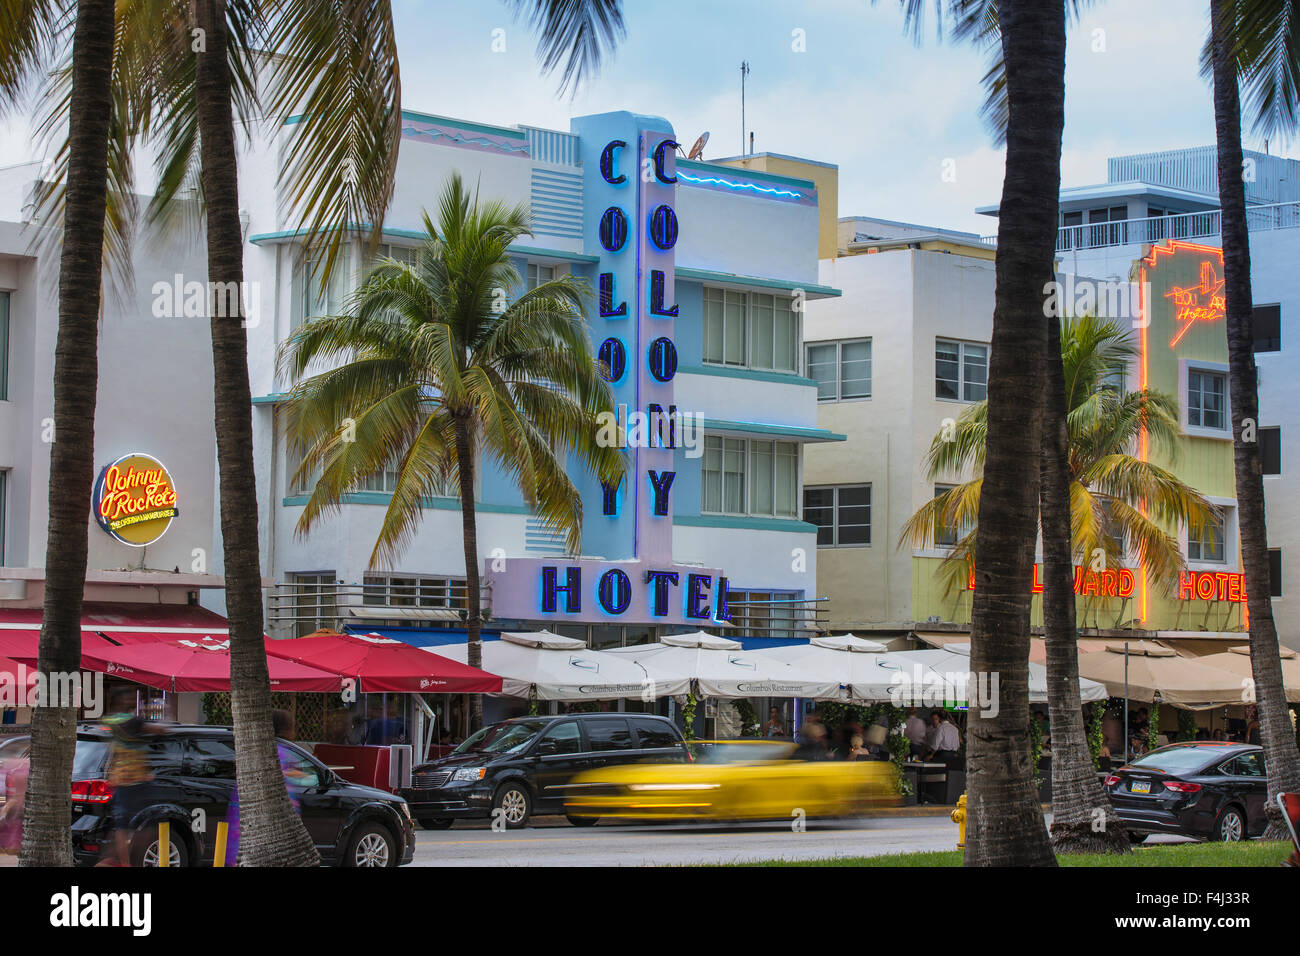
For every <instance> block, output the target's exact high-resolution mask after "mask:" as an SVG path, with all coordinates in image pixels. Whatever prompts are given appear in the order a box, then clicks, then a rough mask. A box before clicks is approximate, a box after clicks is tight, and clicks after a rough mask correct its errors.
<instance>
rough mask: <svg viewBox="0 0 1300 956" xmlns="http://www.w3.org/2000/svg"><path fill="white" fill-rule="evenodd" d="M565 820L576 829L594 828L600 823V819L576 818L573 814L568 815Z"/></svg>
mask: <svg viewBox="0 0 1300 956" xmlns="http://www.w3.org/2000/svg"><path fill="white" fill-rule="evenodd" d="M564 819H566V820H568V821H569V822H570V823H572V824H573V825H574V826H575V827H594V826H595V825H596V824H597V823H599V822H600V817H575V816H574V815H573V814H572V813H566V814H565V815H564Z"/></svg>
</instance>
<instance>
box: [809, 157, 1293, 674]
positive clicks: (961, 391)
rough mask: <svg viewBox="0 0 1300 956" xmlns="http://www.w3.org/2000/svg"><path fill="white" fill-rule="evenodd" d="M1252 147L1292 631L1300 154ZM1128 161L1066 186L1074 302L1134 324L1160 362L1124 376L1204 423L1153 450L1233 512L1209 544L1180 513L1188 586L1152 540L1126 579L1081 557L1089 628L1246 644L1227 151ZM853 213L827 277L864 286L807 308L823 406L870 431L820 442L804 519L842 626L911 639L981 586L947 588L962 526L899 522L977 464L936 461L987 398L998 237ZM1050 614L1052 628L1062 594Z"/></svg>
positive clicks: (951, 628) (1268, 433) (1273, 499)
mask: <svg viewBox="0 0 1300 956" xmlns="http://www.w3.org/2000/svg"><path fill="white" fill-rule="evenodd" d="M1249 158H1251V159H1252V161H1253V162H1254V163H1255V169H1256V173H1257V175H1256V179H1255V180H1254V181H1253V182H1251V183H1249V184H1248V201H1249V202H1251V203H1252V206H1253V208H1252V209H1251V218H1250V225H1251V256H1252V269H1253V276H1252V278H1253V283H1254V291H1255V298H1256V319H1255V321H1256V343H1255V347H1256V353H1257V354H1256V359H1257V361H1258V363H1259V367H1260V409H1261V410H1260V418H1261V421H1260V423H1259V424H1260V426H1261V428H1260V432H1259V434H1260V441H1261V444H1262V451H1263V455H1264V467H1265V472H1266V474H1267V475H1268V477H1266V479H1265V484H1266V496H1267V508H1268V518H1269V529H1270V542H1269V544H1270V549H1271V558H1272V572H1273V574H1272V589H1273V596H1274V609H1275V614H1276V615H1277V619H1278V628H1279V633H1280V635H1281V638H1282V640H1283V642H1284V643H1287V644H1290V645H1292V646H1296V645H1300V608H1295V607H1292V606H1291V604H1290V601H1289V597H1290V594H1289V592H1290V590H1293V589H1291V588H1289V587H1288V582H1290V581H1291V580H1293V579H1294V574H1293V573H1292V572H1291V571H1290V564H1289V563H1288V562H1287V561H1286V560H1285V555H1286V554H1287V553H1289V552H1291V551H1293V550H1295V546H1294V545H1293V543H1292V540H1293V538H1294V534H1295V532H1294V528H1295V527H1296V515H1295V513H1294V511H1295V504H1294V502H1293V500H1292V498H1293V496H1291V495H1288V494H1287V488H1286V486H1285V485H1283V484H1282V483H1281V482H1282V476H1283V475H1284V474H1285V471H1284V467H1285V466H1286V464H1287V463H1288V462H1290V461H1292V459H1293V458H1294V454H1293V453H1292V451H1291V449H1292V447H1293V443H1294V442H1295V441H1296V438H1297V436H1300V422H1294V421H1293V419H1294V418H1295V416H1296V414H1297V412H1296V411H1295V408H1296V400H1295V399H1296V397H1297V396H1295V395H1293V391H1294V390H1295V389H1296V388H1297V386H1296V385H1295V376H1294V375H1288V374H1287V370H1286V358H1285V351H1284V350H1285V349H1287V348H1288V347H1289V346H1288V345H1287V341H1288V339H1287V332H1286V329H1285V323H1284V322H1283V317H1285V316H1286V315H1288V314H1290V311H1289V310H1291V309H1293V308H1295V306H1296V303H1297V301H1300V300H1297V299H1296V297H1297V295H1300V288H1297V287H1296V282H1297V278H1296V271H1295V269H1294V268H1293V263H1294V262H1295V260H1296V256H1297V254H1300V228H1297V227H1300V213H1297V209H1298V208H1300V192H1298V191H1297V186H1296V183H1297V181H1300V180H1298V176H1300V163H1296V162H1294V161H1289V160H1280V159H1277V158H1276V157H1268V156H1263V155H1260V154H1253V155H1252V156H1250V157H1249ZM1109 178H1110V181H1109V182H1107V183H1105V184H1103V185H1100V186H1089V187H1079V188H1074V189H1065V190H1063V191H1062V194H1061V216H1062V220H1061V227H1060V236H1059V239H1058V256H1059V258H1058V270H1059V272H1060V274H1061V277H1062V290H1063V293H1064V295H1063V298H1064V299H1065V300H1066V304H1067V305H1068V306H1069V307H1071V308H1072V309H1074V308H1075V307H1076V306H1077V307H1082V309H1083V310H1085V311H1086V310H1088V309H1093V308H1095V309H1096V311H1097V312H1098V313H1099V314H1102V315H1110V316H1112V317H1115V318H1118V319H1120V320H1121V321H1122V322H1124V324H1126V325H1131V329H1132V331H1131V336H1132V341H1133V344H1134V345H1135V346H1136V347H1137V349H1138V357H1137V358H1136V360H1135V361H1134V362H1133V363H1132V364H1131V365H1130V366H1129V367H1128V368H1126V369H1124V370H1122V371H1121V370H1117V378H1116V383H1117V384H1121V385H1122V387H1124V388H1125V389H1129V390H1133V389H1138V388H1142V387H1150V388H1153V389H1159V390H1161V391H1164V392H1166V393H1169V394H1170V395H1173V396H1176V397H1177V400H1178V406H1179V409H1180V416H1181V422H1182V426H1183V432H1184V437H1183V438H1182V439H1181V440H1180V442H1179V446H1180V447H1179V448H1178V449H1177V454H1176V455H1172V456H1162V455H1161V453H1160V452H1159V450H1158V449H1155V448H1152V447H1150V445H1149V443H1148V442H1145V441H1141V442H1139V443H1138V447H1137V448H1135V449H1133V450H1132V451H1133V453H1135V454H1138V455H1141V456H1144V457H1147V458H1149V459H1151V460H1153V461H1155V462H1157V463H1158V464H1160V465H1162V466H1164V467H1166V468H1169V469H1170V470H1172V471H1174V472H1175V473H1176V474H1177V475H1178V476H1179V477H1180V478H1182V479H1183V480H1184V481H1186V482H1187V483H1188V484H1190V485H1192V486H1193V487H1194V488H1196V489H1198V490H1199V491H1200V492H1201V493H1202V494H1203V495H1205V496H1206V497H1207V498H1208V499H1209V500H1210V501H1211V502H1213V503H1214V504H1216V505H1217V506H1218V508H1219V510H1220V513H1221V515H1222V520H1221V521H1220V522H1219V523H1218V524H1217V526H1215V527H1213V528H1209V529H1207V530H1206V532H1205V533H1204V534H1203V535H1200V536H1195V535H1194V536H1192V537H1191V539H1190V540H1189V536H1188V531H1187V529H1186V528H1185V527H1182V528H1171V529H1170V533H1171V534H1174V535H1176V536H1177V538H1178V541H1179V544H1180V547H1181V548H1182V551H1183V554H1184V555H1185V557H1186V559H1187V565H1186V572H1185V573H1184V574H1183V575H1182V576H1181V578H1180V580H1179V582H1178V583H1177V585H1174V586H1171V587H1163V586H1159V585H1157V584H1156V583H1155V582H1153V581H1151V580H1149V578H1148V576H1147V575H1146V573H1145V571H1144V569H1143V568H1142V566H1141V563H1140V561H1138V559H1137V556H1136V555H1134V554H1127V555H1126V556H1125V559H1124V561H1123V564H1122V566H1121V567H1119V568H1111V569H1110V571H1109V573H1107V574H1105V575H1096V574H1091V573H1079V574H1077V575H1076V592H1077V593H1078V601H1079V603H1078V609H1079V623H1080V625H1081V626H1082V627H1085V628H1088V629H1090V633H1093V634H1097V635H1102V636H1104V635H1112V634H1113V635H1121V634H1132V633H1133V632H1134V631H1135V630H1136V631H1143V632H1146V633H1147V634H1158V635H1159V636H1160V637H1161V638H1170V639H1173V640H1175V641H1183V642H1195V643H1196V644H1197V645H1199V646H1200V647H1202V648H1204V649H1206V650H1219V649H1221V648H1222V647H1223V646H1225V645H1226V644H1228V643H1239V642H1240V636H1239V634H1240V631H1241V630H1242V628H1243V626H1244V623H1245V622H1244V614H1245V603H1244V598H1245V593H1244V582H1243V577H1242V574H1241V571H1242V568H1241V561H1240V554H1239V543H1238V537H1237V521H1236V499H1235V483H1234V479H1233V464H1232V430H1231V420H1232V419H1231V415H1232V413H1231V409H1230V408H1229V406H1228V388H1227V361H1228V359H1227V342H1226V336H1225V331H1224V319H1223V291H1222V280H1223V260H1222V254H1221V251H1220V250H1219V248H1218V243H1219V239H1218V210H1217V183H1216V182H1215V179H1214V150H1213V149H1212V148H1204V149H1193V150H1184V151H1178V152H1171V153H1161V154H1151V155H1146V156H1132V157H1119V158H1116V159H1112V160H1111V161H1110V177H1109ZM981 212H987V213H990V214H996V212H997V209H996V207H989V208H987V209H983V210H981ZM839 225H840V231H839V242H838V248H837V255H835V256H834V257H830V258H824V259H823V261H822V263H821V273H820V277H821V281H822V282H823V283H826V284H828V285H833V286H835V287H836V288H840V289H842V290H843V295H842V297H839V298H836V299H833V300H827V301H824V302H815V303H812V304H811V305H810V307H809V311H808V315H807V322H806V325H805V338H806V339H807V341H806V344H805V353H806V355H805V361H806V369H807V373H808V374H809V375H810V377H813V378H815V379H816V380H817V382H818V394H819V402H820V408H821V413H820V416H819V421H820V423H821V425H822V427H824V428H827V429H828V430H832V431H835V432H837V433H841V434H845V435H847V436H848V440H847V441H846V442H844V443H840V444H836V445H826V446H823V447H818V448H816V449H812V450H810V451H809V454H808V457H807V461H806V463H805V473H804V492H803V493H804V512H803V514H804V518H805V520H808V521H810V522H812V523H815V524H816V525H817V526H818V529H819V533H818V568H819V574H820V578H819V583H820V587H821V590H822V592H823V593H824V594H826V595H827V596H828V597H829V598H830V623H831V625H832V628H833V629H835V630H849V629H852V630H855V631H874V632H876V633H877V634H878V635H881V636H895V637H897V638H899V640H900V642H901V641H902V639H904V638H907V637H919V638H920V639H922V640H927V641H929V642H931V643H944V642H946V641H951V640H964V639H965V634H966V630H967V628H968V626H969V621H970V607H971V598H972V592H971V591H970V590H969V587H958V588H955V589H949V588H947V587H946V586H945V584H944V581H943V580H942V578H941V576H940V575H939V573H938V569H939V565H940V564H941V562H942V560H943V559H944V557H945V556H946V555H947V554H948V549H947V546H949V545H951V544H952V543H953V542H954V541H955V540H956V536H957V534H958V533H959V531H960V530H961V529H940V530H939V533H938V535H937V536H936V538H937V540H935V541H934V542H932V543H931V544H930V545H929V546H926V547H920V548H915V547H913V546H912V545H911V544H910V543H909V544H902V545H900V542H899V535H900V530H901V528H902V526H903V523H904V522H905V521H906V520H907V519H908V517H909V516H911V515H912V514H913V513H914V512H915V511H916V510H917V509H918V508H919V507H921V506H922V505H923V504H924V503H925V502H926V501H928V500H929V499H930V498H932V497H933V496H934V495H936V494H937V493H939V492H940V491H942V490H943V489H944V488H945V487H946V486H948V485H950V484H953V483H955V482H957V481H959V480H964V479H965V478H968V477H970V476H968V475H938V476H935V477H933V478H931V477H930V476H928V474H927V470H926V467H925V456H926V453H927V451H928V450H929V447H930V444H931V441H932V440H933V439H934V438H935V436H936V435H937V434H939V433H940V431H941V429H942V428H943V427H944V423H945V422H946V421H952V420H955V419H956V418H958V417H959V416H960V414H961V413H962V412H963V410H964V409H965V408H967V407H969V405H970V404H972V403H974V402H977V401H980V400H982V399H984V398H985V397H986V383H987V370H988V357H989V341H990V339H991V335H992V314H993V296H994V269H993V265H994V264H993V256H994V253H995V249H994V246H995V237H983V238H981V237H979V236H977V235H975V234H971V233H955V232H951V231H944V230H936V229H929V228H926V227H922V226H915V225H910V224H903V223H894V222H886V221H883V220H873V219H866V218H853V219H843V220H840V224H839ZM1094 280H1100V282H1097V281H1094ZM1089 286H1090V287H1091V288H1092V290H1093V292H1094V294H1097V293H1101V295H1098V296H1097V301H1096V303H1095V304H1091V303H1089V302H1088V300H1087V299H1085V298H1083V295H1084V293H1083V290H1084V289H1085V287H1089ZM1108 293H1114V294H1113V295H1112V297H1111V298H1110V299H1109V300H1107V299H1106V298H1104V296H1105V295H1106V294H1108ZM1288 436H1290V437H1288ZM1026 451H1027V453H1029V452H1030V451H1031V450H1028V449H1027V450H1026ZM1033 583H1034V586H1035V590H1036V591H1038V590H1040V589H1039V587H1038V585H1037V582H1036V581H1035V582H1033ZM1034 615H1035V616H1034V622H1035V624H1038V623H1041V598H1036V599H1035V602H1034ZM1188 646H1191V645H1190V644H1188Z"/></svg>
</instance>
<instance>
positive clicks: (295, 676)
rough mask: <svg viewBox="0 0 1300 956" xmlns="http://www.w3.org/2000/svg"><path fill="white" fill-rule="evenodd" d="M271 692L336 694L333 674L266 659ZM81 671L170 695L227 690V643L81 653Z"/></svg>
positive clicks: (185, 641) (166, 643) (163, 643)
mask: <svg viewBox="0 0 1300 956" xmlns="http://www.w3.org/2000/svg"><path fill="white" fill-rule="evenodd" d="M266 663H267V670H268V672H269V674H270V680H271V690H273V691H298V692H302V693H315V694H329V693H336V692H337V691H339V690H340V687H341V679H340V677H339V676H338V675H337V674H332V673H330V672H329V671H323V670H320V669H318V668H315V667H309V666H307V665H305V664H299V663H297V662H296V661H290V660H284V659H282V658H277V657H269V656H268V658H267V662H266ZM81 666H82V667H83V668H85V669H86V670H91V671H98V672H100V673H105V674H111V675H113V676H114V677H122V678H125V679H126V680H129V681H134V682H135V683H137V684H145V685H146V686H149V687H156V688H158V689H159V690H165V691H170V692H173V693H181V692H187V691H189V692H201V693H206V692H221V691H228V690H230V641H229V640H222V641H204V640H191V639H190V638H185V637H182V638H180V639H179V640H155V641H153V642H151V643H148V644H132V645H128V646H123V647H108V648H103V649H99V650H90V651H83V652H82V655H81Z"/></svg>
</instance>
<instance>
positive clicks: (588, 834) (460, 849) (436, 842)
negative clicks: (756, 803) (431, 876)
mask: <svg viewBox="0 0 1300 956" xmlns="http://www.w3.org/2000/svg"><path fill="white" fill-rule="evenodd" d="M1049 819H1050V818H1049ZM415 839H416V849H415V860H414V863H413V864H412V865H413V866H682V865H690V864H701V863H704V864H707V863H738V862H747V861H754V860H775V859H783V860H822V859H828V858H831V857H838V856H876V855H880V854H885V853H908V852H913V851H920V850H952V849H955V848H956V846H957V826H956V824H954V823H953V822H952V821H951V820H949V819H948V817H947V814H944V815H942V816H926V817H890V818H878V819H874V820H851V821H834V822H826V823H817V822H813V823H810V824H809V825H808V828H807V829H806V830H805V831H804V832H801V833H796V832H794V831H792V830H791V828H790V827H789V826H776V825H773V824H741V825H726V826H723V825H696V824H681V825H656V826H636V825H619V824H611V823H602V824H600V825H598V826H596V827H593V828H589V829H579V828H577V827H573V826H569V825H568V824H567V823H566V822H565V821H564V820H563V819H562V818H559V817H539V818H537V819H536V820H535V821H534V824H533V825H531V826H529V827H527V828H525V829H522V830H508V831H505V832H494V831H493V830H492V829H491V828H490V827H488V826H487V824H486V823H479V822H477V821H475V822H474V823H468V822H466V823H460V824H457V825H456V826H455V827H454V828H453V829H451V830H442V831H429V830H420V829H418V828H417V829H416V832H415ZM1147 842H1148V843H1149V844H1155V843H1169V842H1183V838H1182V837H1164V836H1153V837H1151V838H1150V839H1149V840H1148V841H1147Z"/></svg>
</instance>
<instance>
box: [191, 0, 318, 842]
mask: <svg viewBox="0 0 1300 956" xmlns="http://www.w3.org/2000/svg"><path fill="white" fill-rule="evenodd" d="M195 9H196V12H197V17H198V27H199V28H200V29H201V30H203V31H205V34H206V39H207V43H206V49H207V52H206V53H199V54H198V72H197V107H198V119H199V135H200V137H201V140H202V147H201V150H202V152H201V162H202V178H203V196H204V202H205V205H206V213H207V230H208V280H209V282H211V283H231V284H233V285H231V286H227V287H233V288H237V289H241V290H242V288H243V281H244V262H243V237H242V235H241V233H240V223H239V183H238V176H237V161H238V153H237V151H236V145H235V125H234V118H233V112H232V97H231V78H230V65H229V62H228V61H227V59H226V57H227V50H226V44H227V34H226V3H225V0H197V3H196V4H195ZM237 298H238V297H237ZM216 311H217V310H216V309H212V313H213V314H212V315H211V317H210V324H211V328H212V364H213V377H214V382H215V389H214V398H215V406H216V431H217V466H218V473H219V475H220V482H221V492H220V502H221V534H222V542H223V548H224V554H225V574H226V602H227V614H228V616H229V618H230V707H231V714H232V716H233V719H234V725H235V767H236V774H237V776H238V783H239V803H240V807H239V813H240V846H239V858H240V862H241V863H242V864H244V865H249V866H315V865H317V864H319V863H320V857H319V855H318V854H317V852H316V848H315V846H314V844H313V843H312V839H311V837H310V836H309V835H308V833H307V830H306V828H305V827H304V826H303V825H302V821H301V820H300V819H299V818H298V816H297V814H295V813H294V810H293V804H292V803H290V801H289V793H288V790H287V789H286V786H285V782H284V775H283V773H282V771H281V769H280V760H279V757H278V755H277V753H276V744H275V734H274V732H273V730H272V728H271V684H270V678H269V676H268V673H267V665H266V649H265V647H264V646H263V643H262V640H263V631H262V580H261V561H260V558H259V556H258V541H257V507H256V503H257V487H256V481H255V479H254V472H253V403H252V395H251V392H250V389H249V384H248V341H247V336H246V334H245V332H244V325H243V321H242V319H241V318H240V316H239V315H235V316H227V317H219V316H218V315H217V314H216ZM237 311H239V310H237Z"/></svg>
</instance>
